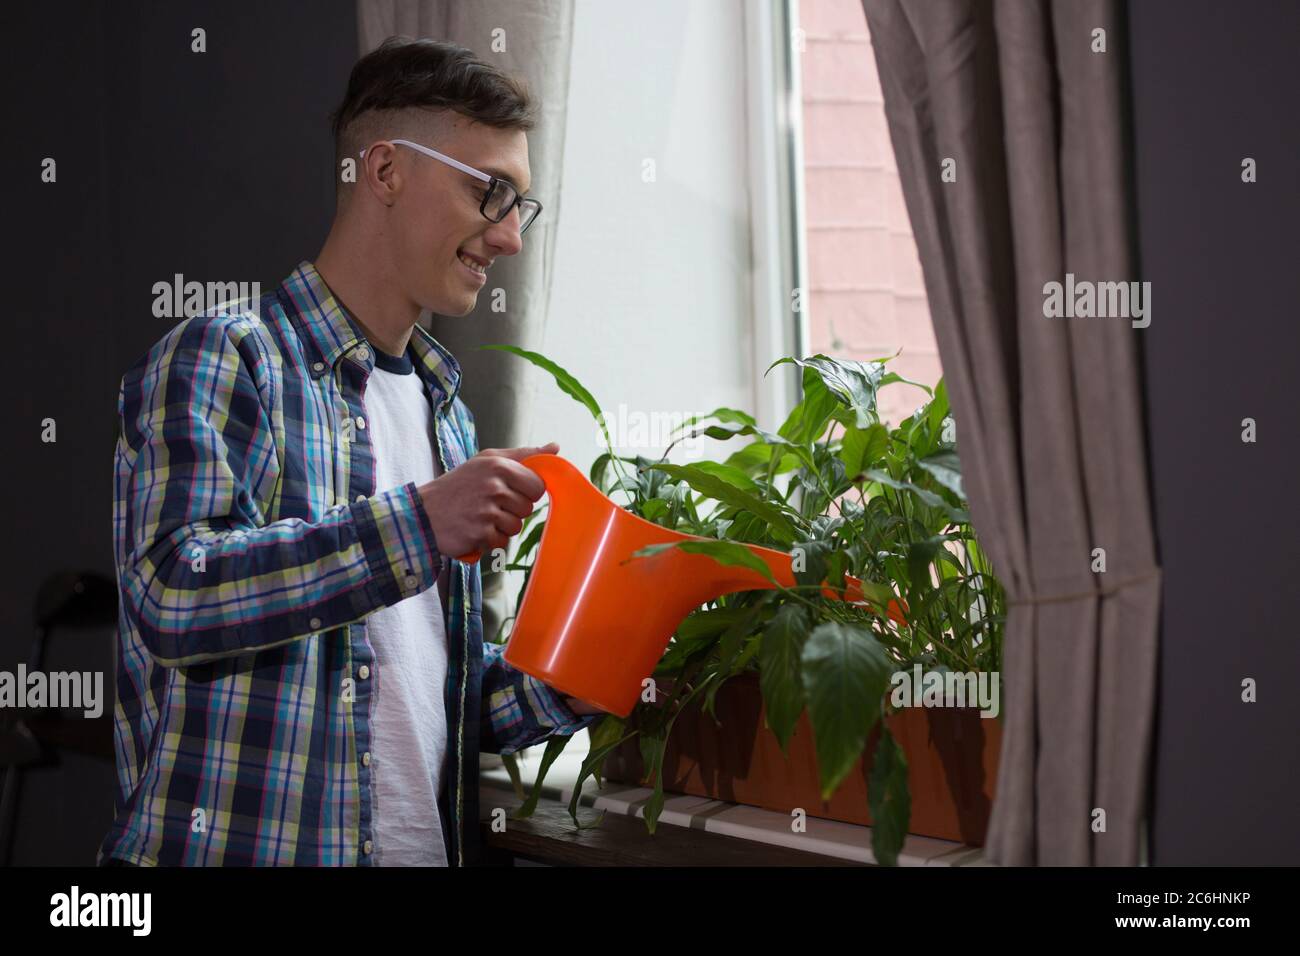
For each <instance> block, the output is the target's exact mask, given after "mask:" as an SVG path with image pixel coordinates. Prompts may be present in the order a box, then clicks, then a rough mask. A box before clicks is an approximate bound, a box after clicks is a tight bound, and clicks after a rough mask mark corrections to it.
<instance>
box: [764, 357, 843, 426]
mask: <svg viewBox="0 0 1300 956" xmlns="http://www.w3.org/2000/svg"><path fill="white" fill-rule="evenodd" d="M839 406H840V401H839V398H838V397H837V396H835V395H833V394H832V393H831V392H830V390H829V389H828V388H827V387H826V384H825V383H824V382H823V381H822V380H821V379H820V378H819V377H818V375H817V372H816V371H814V370H813V369H811V368H805V369H804V371H803V398H802V399H801V400H800V401H799V403H798V404H797V405H795V407H794V408H793V409H791V411H790V414H789V416H788V417H787V418H786V420H785V422H784V423H782V425H781V427H780V428H778V429H777V434H778V435H780V436H781V437H782V438H785V439H787V440H788V441H790V442H793V443H794V444H796V445H811V444H812V443H813V442H815V441H816V440H817V439H819V438H820V437H821V436H822V433H823V432H825V431H826V423H827V422H828V421H830V418H831V415H832V414H834V412H835V410H836V409H837V408H839Z"/></svg>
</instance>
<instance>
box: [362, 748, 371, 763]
mask: <svg viewBox="0 0 1300 956" xmlns="http://www.w3.org/2000/svg"><path fill="white" fill-rule="evenodd" d="M361 765H362V766H363V767H369V766H370V751H369V750H367V751H366V752H365V753H363V754H362V755H361Z"/></svg>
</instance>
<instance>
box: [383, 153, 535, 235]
mask: <svg viewBox="0 0 1300 956" xmlns="http://www.w3.org/2000/svg"><path fill="white" fill-rule="evenodd" d="M388 142H390V143H393V144H394V145H396V146H409V147H410V148H411V149H413V150H415V151H416V152H419V153H424V155H426V156H428V157H430V158H432V159H436V160H438V162H440V163H446V164H447V165H448V166H451V167H454V168H455V169H459V170H460V171H461V172H462V173H469V175H471V176H473V177H474V178H475V179H479V180H482V181H483V182H485V183H487V184H488V189H487V193H486V194H485V195H484V196H483V201H482V202H481V203H479V207H478V211H479V212H480V213H482V214H483V218H484V219H486V220H487V221H488V222H500V221H501V220H502V219H504V218H506V216H508V215H510V210H511V209H514V208H515V207H516V206H518V207H519V235H521V236H522V235H523V234H524V233H525V232H527V231H528V227H529V226H531V225H532V224H533V220H535V219H536V218H537V217H538V215H540V214H541V211H542V204H541V203H540V202H538V201H537V200H536V199H525V198H524V197H523V196H521V195H519V190H517V189H515V187H514V186H512V185H510V183H508V182H506V181H505V180H504V179H497V178H496V177H495V176H489V175H488V174H487V173H485V172H483V171H482V170H478V169H475V168H474V167H473V166H467V165H465V164H464V163H462V162H460V161H459V160H455V159H452V158H451V157H450V156H447V155H446V154H444V153H440V152H438V151H437V150H436V149H430V148H429V147H428V146H421V145H420V144H419V143H412V142H411V141H410V140H409V139H391V140H388ZM368 149H370V147H369V146H367V147H366V149H363V150H362V151H361V152H360V153H359V154H358V155H359V156H360V157H361V158H362V159H365V156H366V150H368Z"/></svg>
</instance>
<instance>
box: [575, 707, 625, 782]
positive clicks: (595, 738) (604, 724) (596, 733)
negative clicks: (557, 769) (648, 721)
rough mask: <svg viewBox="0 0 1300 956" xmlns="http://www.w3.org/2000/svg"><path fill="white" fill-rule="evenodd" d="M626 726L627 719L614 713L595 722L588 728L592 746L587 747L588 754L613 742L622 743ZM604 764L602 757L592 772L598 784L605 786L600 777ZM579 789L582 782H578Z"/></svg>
mask: <svg viewBox="0 0 1300 956" xmlns="http://www.w3.org/2000/svg"><path fill="white" fill-rule="evenodd" d="M626 727H627V721H626V720H623V719H622V718H621V717H616V716H614V715H613V714H608V715H606V716H605V717H602V718H601V719H600V720H597V721H596V722H594V723H593V724H592V725H591V726H590V727H588V728H587V734H588V736H589V737H590V739H591V746H590V747H588V749H587V753H588V756H590V755H591V754H593V753H596V752H598V751H600V750H601V749H602V748H605V747H606V746H607V745H609V744H611V743H612V744H614V745H615V746H617V745H618V744H620V743H622V741H623V733H624V730H625V728H626ZM605 752H606V753H608V752H609V751H608V750H606V751H605ZM603 764H604V760H603V759H602V760H601V761H600V762H599V763H598V764H597V765H596V766H594V767H593V768H592V774H593V775H594V776H595V778H596V784H597V785H598V786H604V782H603V781H602V780H601V778H600V767H601V765H603ZM578 789H582V784H581V782H579V784H578Z"/></svg>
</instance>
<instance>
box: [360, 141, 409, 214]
mask: <svg viewBox="0 0 1300 956" xmlns="http://www.w3.org/2000/svg"><path fill="white" fill-rule="evenodd" d="M399 167H400V164H399V163H398V161H397V147H396V146H393V145H392V144H391V143H376V144H375V145H374V146H372V147H371V148H370V149H367V150H366V155H365V156H362V157H361V168H360V170H359V172H360V175H359V176H358V177H357V180H358V181H357V185H358V186H363V187H364V188H365V189H366V190H368V191H369V192H370V194H371V195H372V196H374V197H375V199H377V200H378V201H379V202H381V203H383V204H384V205H385V206H392V205H393V203H395V202H397V197H398V195H399V194H400V193H401V191H402V187H403V184H404V183H403V176H402V171H401V169H400V168H399Z"/></svg>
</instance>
